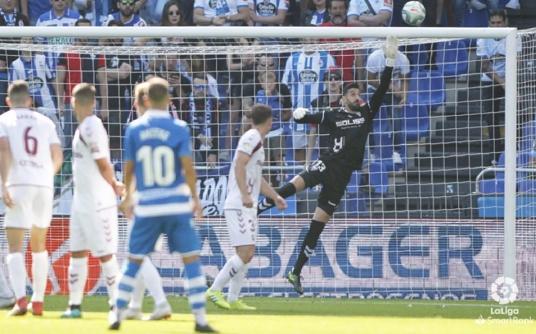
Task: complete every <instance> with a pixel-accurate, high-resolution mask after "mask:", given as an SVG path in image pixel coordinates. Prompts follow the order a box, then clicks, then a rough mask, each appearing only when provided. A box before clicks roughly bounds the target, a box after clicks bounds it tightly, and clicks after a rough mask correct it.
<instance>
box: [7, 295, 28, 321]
mask: <svg viewBox="0 0 536 334" xmlns="http://www.w3.org/2000/svg"><path fill="white" fill-rule="evenodd" d="M26 312H28V301H27V300H26V297H22V298H19V299H18V300H17V302H16V303H15V306H13V308H12V309H11V311H9V313H8V314H7V315H8V316H10V317H17V316H21V315H25V314H26Z"/></svg>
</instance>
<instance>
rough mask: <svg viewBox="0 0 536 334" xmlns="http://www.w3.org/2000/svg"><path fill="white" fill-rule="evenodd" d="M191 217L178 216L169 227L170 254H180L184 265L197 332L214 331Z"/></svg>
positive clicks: (198, 243)
mask: <svg viewBox="0 0 536 334" xmlns="http://www.w3.org/2000/svg"><path fill="white" fill-rule="evenodd" d="M193 224H194V222H193V220H192V218H191V215H181V216H178V217H177V219H176V220H175V221H170V222H169V223H168V226H167V232H166V234H167V236H168V245H169V250H170V252H179V253H180V254H181V256H182V261H183V263H184V273H185V280H184V290H185V291H186V294H187V295H188V304H189V305H190V309H191V310H192V313H193V315H194V318H195V323H196V325H195V326H196V327H195V328H196V331H205V330H206V331H208V332H210V331H213V330H212V328H211V327H210V326H209V325H208V321H207V318H206V305H205V304H206V298H205V292H206V289H207V285H206V280H205V275H204V274H203V269H202V267H201V260H200V259H199V253H200V251H201V245H200V242H199V236H198V235H197V232H196V231H195V229H194V227H193Z"/></svg>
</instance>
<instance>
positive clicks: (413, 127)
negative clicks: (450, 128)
mask: <svg viewBox="0 0 536 334" xmlns="http://www.w3.org/2000/svg"><path fill="white" fill-rule="evenodd" d="M403 115H404V117H402V120H401V123H402V134H403V136H404V139H405V141H406V142H407V141H413V140H419V139H420V138H423V137H426V136H427V135H428V130H429V129H430V114H429V112H428V107H427V106H425V105H417V104H409V105H405V106H404V108H403Z"/></svg>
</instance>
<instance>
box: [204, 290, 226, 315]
mask: <svg viewBox="0 0 536 334" xmlns="http://www.w3.org/2000/svg"><path fill="white" fill-rule="evenodd" d="M206 295H207V299H208V300H210V301H211V302H213V303H214V305H216V306H218V307H219V308H222V309H224V310H228V309H230V308H231V306H229V303H228V302H227V301H226V300H225V297H224V296H223V293H222V292H221V291H216V290H212V289H208V290H207V293H206Z"/></svg>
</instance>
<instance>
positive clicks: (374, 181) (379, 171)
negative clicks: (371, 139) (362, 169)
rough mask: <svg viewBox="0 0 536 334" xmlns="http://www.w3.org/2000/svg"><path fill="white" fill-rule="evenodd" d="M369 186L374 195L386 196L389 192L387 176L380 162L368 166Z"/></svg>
mask: <svg viewBox="0 0 536 334" xmlns="http://www.w3.org/2000/svg"><path fill="white" fill-rule="evenodd" d="M369 173H370V185H371V186H372V187H373V189H374V192H375V193H376V194H386V193H387V191H388V190H389V174H388V173H387V169H386V168H385V165H384V164H383V163H382V162H381V161H374V162H371V163H370V164H369Z"/></svg>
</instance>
